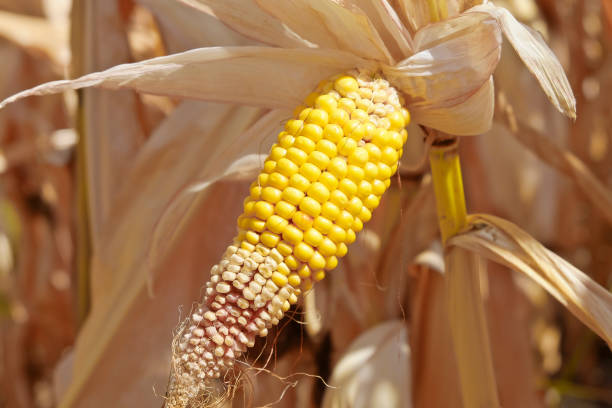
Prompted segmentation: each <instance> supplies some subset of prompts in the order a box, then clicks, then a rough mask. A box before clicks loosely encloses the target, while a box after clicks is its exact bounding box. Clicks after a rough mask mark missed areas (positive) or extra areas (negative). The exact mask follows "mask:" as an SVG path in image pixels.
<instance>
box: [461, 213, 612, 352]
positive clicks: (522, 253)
mask: <svg viewBox="0 0 612 408" xmlns="http://www.w3.org/2000/svg"><path fill="white" fill-rule="evenodd" d="M468 225H469V227H470V229H469V231H468V232H466V233H463V234H460V235H458V236H456V237H453V238H452V239H451V240H449V245H456V246H460V247H462V248H465V249H469V250H472V251H475V252H477V253H479V254H481V255H482V256H485V257H487V258H489V259H491V260H494V261H495V262H498V263H501V264H503V265H506V266H508V267H509V268H512V269H514V270H516V271H518V272H522V273H524V274H526V275H527V276H528V277H530V278H531V279H533V280H534V281H536V282H537V283H538V284H539V285H540V286H542V287H543V288H544V289H546V290H547V291H548V293H550V294H551V295H552V296H554V297H555V298H556V299H557V300H558V301H559V302H560V303H561V304H562V305H563V306H565V307H566V308H567V309H568V310H569V311H570V312H572V313H573V314H574V315H575V316H576V317H577V318H578V319H580V321H582V322H583V323H584V324H585V325H587V326H588V327H589V328H590V329H591V330H593V331H594V332H595V333H597V334H598V335H599V336H600V337H601V338H603V339H604V340H605V341H606V342H607V343H608V345H609V346H610V347H611V348H612V294H610V292H609V291H607V290H606V289H605V288H603V287H601V286H600V285H598V284H597V283H595V282H594V281H593V280H591V279H590V278H589V277H588V276H587V275H585V274H584V273H583V272H581V271H580V270H578V269H577V268H575V267H574V266H572V265H571V264H570V263H568V262H567V261H565V260H564V259H562V258H561V257H559V256H558V255H556V254H555V253H553V252H551V251H549V250H548V249H546V248H544V247H543V246H542V245H541V244H540V243H539V242H537V241H536V240H535V239H533V238H532V237H531V236H529V234H527V233H526V232H524V231H523V230H521V229H520V228H519V227H517V226H516V225H514V224H512V223H510V222H509V221H505V220H503V219H501V218H498V217H494V216H492V215H483V214H477V215H471V216H470V217H469V224H468Z"/></svg>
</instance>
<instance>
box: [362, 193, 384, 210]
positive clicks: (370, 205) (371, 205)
mask: <svg viewBox="0 0 612 408" xmlns="http://www.w3.org/2000/svg"><path fill="white" fill-rule="evenodd" d="M378 204H380V198H378V196H377V195H375V194H370V195H369V196H367V197H366V198H365V200H363V205H365V206H366V208H367V209H369V210H370V211H372V210H373V209H375V208H376V207H378Z"/></svg>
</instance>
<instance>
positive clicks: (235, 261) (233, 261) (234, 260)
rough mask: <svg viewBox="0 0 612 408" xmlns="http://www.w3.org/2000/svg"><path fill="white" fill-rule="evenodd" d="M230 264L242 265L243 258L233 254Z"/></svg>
mask: <svg viewBox="0 0 612 408" xmlns="http://www.w3.org/2000/svg"><path fill="white" fill-rule="evenodd" d="M230 263H231V264H232V265H242V264H243V263H244V258H243V257H241V256H240V255H236V254H234V255H232V256H231V257H230Z"/></svg>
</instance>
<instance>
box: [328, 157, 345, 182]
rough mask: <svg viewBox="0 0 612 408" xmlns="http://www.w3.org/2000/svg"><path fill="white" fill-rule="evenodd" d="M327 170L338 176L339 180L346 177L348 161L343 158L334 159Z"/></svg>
mask: <svg viewBox="0 0 612 408" xmlns="http://www.w3.org/2000/svg"><path fill="white" fill-rule="evenodd" d="M327 170H328V171H329V172H330V173H331V174H333V175H334V176H336V177H337V178H338V179H343V178H344V177H346V171H347V168H346V159H344V158H343V157H334V158H333V159H331V161H330V162H329V164H328V165H327Z"/></svg>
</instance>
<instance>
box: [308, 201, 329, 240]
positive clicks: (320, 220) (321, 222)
mask: <svg viewBox="0 0 612 408" xmlns="http://www.w3.org/2000/svg"><path fill="white" fill-rule="evenodd" d="M326 204H327V203H326ZM330 204H331V203H330ZM332 205H333V204H332ZM332 225H333V224H332V222H331V221H330V220H329V219H328V218H326V217H324V216H321V215H320V216H318V217H316V218H315V219H314V221H313V222H312V226H313V227H314V228H316V229H317V230H318V231H319V232H321V233H322V234H327V233H328V232H329V230H330V229H331V227H332Z"/></svg>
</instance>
